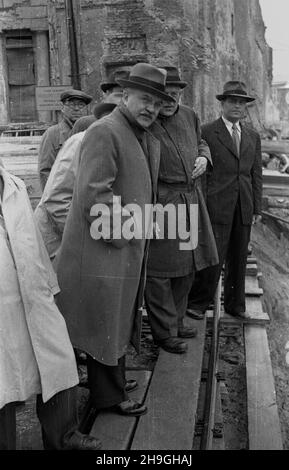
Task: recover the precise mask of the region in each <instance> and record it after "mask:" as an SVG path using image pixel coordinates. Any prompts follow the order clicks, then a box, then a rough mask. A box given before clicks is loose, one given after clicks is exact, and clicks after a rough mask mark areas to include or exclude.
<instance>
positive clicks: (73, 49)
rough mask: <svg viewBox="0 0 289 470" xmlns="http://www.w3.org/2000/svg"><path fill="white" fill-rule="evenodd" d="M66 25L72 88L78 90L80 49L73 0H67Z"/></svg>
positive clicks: (79, 86) (79, 87)
mask: <svg viewBox="0 0 289 470" xmlns="http://www.w3.org/2000/svg"><path fill="white" fill-rule="evenodd" d="M65 12H66V24H67V31H68V43H69V50H70V62H71V79H72V86H73V88H75V89H76V90H80V89H81V84H80V74H79V61H78V48H77V38H76V29H75V18H74V10H73V0H65Z"/></svg>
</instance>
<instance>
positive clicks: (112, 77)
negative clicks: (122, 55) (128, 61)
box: [100, 67, 130, 93]
mask: <svg viewBox="0 0 289 470" xmlns="http://www.w3.org/2000/svg"><path fill="white" fill-rule="evenodd" d="M129 72H130V67H119V68H117V69H115V70H113V71H112V72H110V74H109V75H108V77H107V79H106V81H104V82H102V83H101V84H100V88H101V89H102V91H103V92H104V93H106V92H107V91H108V90H110V89H111V88H114V87H115V86H120V85H119V84H118V83H116V80H118V79H119V78H122V79H127V78H128V77H129Z"/></svg>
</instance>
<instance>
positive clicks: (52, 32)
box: [47, 0, 61, 85]
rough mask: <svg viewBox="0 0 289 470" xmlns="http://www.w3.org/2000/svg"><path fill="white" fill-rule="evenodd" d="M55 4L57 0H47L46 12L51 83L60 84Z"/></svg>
mask: <svg viewBox="0 0 289 470" xmlns="http://www.w3.org/2000/svg"><path fill="white" fill-rule="evenodd" d="M56 6H57V0H48V2H47V14H48V27H49V50H50V64H51V84H52V85H61V78H60V77H61V73H60V65H59V50H58V28H57V14H56Z"/></svg>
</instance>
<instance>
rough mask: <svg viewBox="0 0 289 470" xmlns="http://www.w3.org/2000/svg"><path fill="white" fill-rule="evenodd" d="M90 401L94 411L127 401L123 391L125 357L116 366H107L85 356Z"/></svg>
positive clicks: (126, 395)
mask: <svg viewBox="0 0 289 470" xmlns="http://www.w3.org/2000/svg"><path fill="white" fill-rule="evenodd" d="M87 374H88V385H89V389H90V400H91V403H92V405H93V406H94V407H95V408H96V409H103V408H110V407H111V406H114V405H118V404H119V403H121V402H123V401H126V400H128V394H127V392H126V391H125V384H126V379H125V356H123V357H121V358H120V359H119V361H118V365H117V366H107V365H106V364H101V363H100V362H98V361H96V360H95V359H93V358H92V357H91V356H89V355H87Z"/></svg>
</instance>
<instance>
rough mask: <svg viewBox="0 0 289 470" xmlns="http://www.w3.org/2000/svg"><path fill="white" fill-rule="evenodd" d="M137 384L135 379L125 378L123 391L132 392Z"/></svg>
mask: <svg viewBox="0 0 289 470" xmlns="http://www.w3.org/2000/svg"><path fill="white" fill-rule="evenodd" d="M137 386H138V383H137V381H136V380H133V379H131V380H127V381H126V383H125V391H126V392H128V393H129V392H132V391H133V390H135V389H136V388H137Z"/></svg>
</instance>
